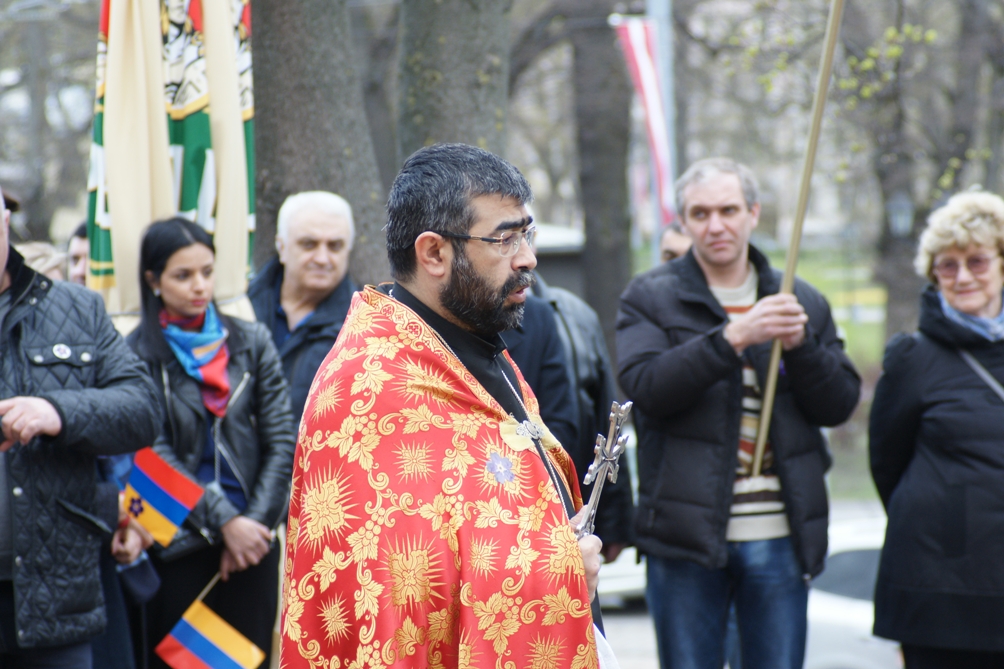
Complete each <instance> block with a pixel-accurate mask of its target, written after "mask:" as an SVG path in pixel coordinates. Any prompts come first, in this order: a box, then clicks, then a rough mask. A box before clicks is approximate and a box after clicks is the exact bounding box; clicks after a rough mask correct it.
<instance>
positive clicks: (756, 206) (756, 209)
mask: <svg viewBox="0 0 1004 669" xmlns="http://www.w3.org/2000/svg"><path fill="white" fill-rule="evenodd" d="M750 213H751V214H753V227H754V228H755V227H756V226H757V224H758V223H759V222H760V203H759V202H757V203H756V204H754V205H753V206H752V207H750Z"/></svg>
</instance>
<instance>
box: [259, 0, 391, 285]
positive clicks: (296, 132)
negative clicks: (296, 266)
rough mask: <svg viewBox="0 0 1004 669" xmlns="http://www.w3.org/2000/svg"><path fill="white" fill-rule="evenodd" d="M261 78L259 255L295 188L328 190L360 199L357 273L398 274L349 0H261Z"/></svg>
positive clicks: (353, 268) (269, 244)
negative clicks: (391, 257)
mask: <svg viewBox="0 0 1004 669" xmlns="http://www.w3.org/2000/svg"><path fill="white" fill-rule="evenodd" d="M252 7H253V14H254V17H255V22H254V28H255V33H254V59H255V63H254V68H255V69H254V78H255V93H256V97H257V100H256V104H255V107H256V109H255V152H256V165H255V184H256V189H257V212H256V213H257V233H256V235H255V251H254V260H255V265H256V266H259V267H260V266H261V265H262V264H263V263H264V262H265V261H266V260H267V259H268V258H269V257H270V256H271V255H272V253H273V252H274V251H273V249H274V239H275V219H276V215H277V213H278V211H279V207H280V206H281V205H282V202H283V201H284V200H285V199H286V197H287V196H289V195H291V194H293V193H297V192H300V191H304V190H329V191H333V192H335V193H338V194H340V195H342V196H343V197H345V199H347V200H348V201H349V203H350V204H351V205H352V212H353V215H354V218H355V225H356V241H355V248H354V249H353V251H352V259H351V262H350V266H349V271H350V273H351V275H352V276H353V278H355V280H356V281H358V282H361V283H375V282H377V281H382V280H386V279H389V277H390V272H389V270H388V263H387V251H386V247H385V243H384V234H383V232H382V231H381V228H382V227H383V223H384V214H383V198H382V197H381V193H382V190H383V189H382V186H381V184H380V174H379V172H378V170H377V164H376V158H375V157H374V153H373V144H372V141H371V139H370V131H369V126H368V124H367V121H366V111H365V106H364V104H363V93H362V87H361V85H360V81H359V76H358V74H357V72H356V61H355V59H354V58H353V53H352V36H351V33H350V29H349V16H348V11H349V10H348V8H347V2H346V0H332V1H331V2H316V1H313V0H283V1H282V2H269V1H267V0H252Z"/></svg>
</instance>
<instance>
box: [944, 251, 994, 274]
mask: <svg viewBox="0 0 1004 669" xmlns="http://www.w3.org/2000/svg"><path fill="white" fill-rule="evenodd" d="M999 257H1000V256H987V255H975V256H969V257H968V258H966V260H965V263H966V269H968V270H969V273H970V274H972V275H973V276H976V275H978V274H986V273H987V272H988V271H989V270H990V263H991V262H993V261H994V260H996V259H997V258H999ZM960 267H961V265H960V264H959V261H958V260H956V259H955V258H945V259H944V260H942V261H941V262H939V263H938V264H936V265H935V266H934V267H932V268H931V270H932V271H933V272H934V273H935V274H936V275H937V276H938V278H940V279H954V278H955V277H957V276H958V275H959V268H960Z"/></svg>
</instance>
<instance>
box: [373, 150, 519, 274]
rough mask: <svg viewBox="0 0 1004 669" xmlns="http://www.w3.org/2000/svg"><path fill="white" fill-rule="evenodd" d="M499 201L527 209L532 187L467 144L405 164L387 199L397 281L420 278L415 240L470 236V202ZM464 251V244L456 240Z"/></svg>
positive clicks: (498, 160) (389, 252) (503, 164)
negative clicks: (440, 234) (487, 198)
mask: <svg viewBox="0 0 1004 669" xmlns="http://www.w3.org/2000/svg"><path fill="white" fill-rule="evenodd" d="M479 195H500V196H502V197H510V198H513V199H515V200H517V201H518V202H519V203H520V204H527V203H528V202H530V201H531V200H532V199H533V194H532V193H531V191H530V184H528V183H527V182H526V179H525V178H524V177H523V175H522V174H520V171H519V170H518V169H516V168H515V167H513V166H512V165H511V164H510V163H508V162H507V161H505V160H503V159H502V158H499V157H498V156H496V155H495V154H493V153H490V152H488V151H485V150H484V149H479V148H477V147H475V146H468V145H467V144H435V145H433V146H428V147H425V148H423V149H419V150H418V151H416V152H415V153H413V154H411V156H410V157H409V158H408V159H407V160H406V161H404V166H403V167H402V168H401V171H400V172H399V173H398V175H397V177H396V178H395V179H394V184H393V185H392V186H391V188H390V196H389V197H388V198H387V228H386V230H387V257H388V258H389V259H390V271H391V274H392V275H393V276H394V278H395V279H399V280H403V279H410V278H411V277H412V276H413V275H414V274H415V266H416V258H415V240H416V239H418V236H419V235H420V234H422V233H423V232H426V231H429V230H431V231H433V232H452V233H454V234H467V232H468V231H469V230H470V229H471V226H472V225H474V211H473V210H472V208H471V200H473V199H474V198H476V197H478V196H479ZM452 241H453V244H454V245H455V246H456V247H458V248H460V249H461V252H462V248H461V246H460V244H461V240H456V239H454V240H452Z"/></svg>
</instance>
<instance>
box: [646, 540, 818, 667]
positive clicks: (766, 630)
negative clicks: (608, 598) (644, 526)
mask: <svg viewBox="0 0 1004 669" xmlns="http://www.w3.org/2000/svg"><path fill="white" fill-rule="evenodd" d="M645 561H646V571H647V573H648V586H647V592H646V599H647V600H648V606H649V611H651V613H652V619H653V621H654V623H655V635H656V640H657V642H658V645H659V664H660V665H661V667H662V669H722V666H723V665H724V664H725V629H726V624H727V621H728V617H729V606H730V604H731V603H734V604H735V610H736V618H737V620H738V622H739V644H740V648H741V649H742V664H743V669H799V668H800V667H801V666H802V663H803V661H804V658H805V631H806V620H805V614H806V607H807V605H808V597H809V589H808V585H807V584H806V582H805V580H804V579H803V578H802V569H801V567H800V566H799V564H798V558H796V557H795V551H794V549H793V548H792V545H791V540H790V539H789V538H788V537H784V538H781V539H770V540H767V541H742V542H739V541H733V542H729V544H728V563H727V564H726V566H725V567H724V568H723V569H707V568H705V567H702V566H700V565H698V564H697V563H695V562H690V561H689V560H670V559H665V558H658V557H653V556H651V555H647V556H646V557H645Z"/></svg>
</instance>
